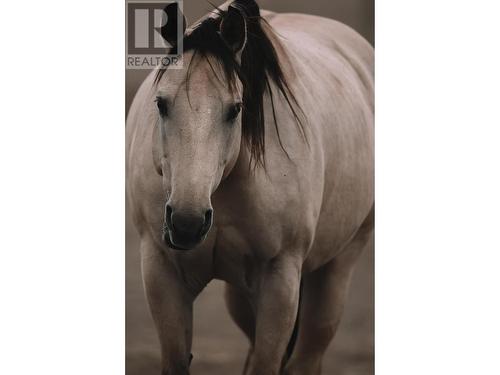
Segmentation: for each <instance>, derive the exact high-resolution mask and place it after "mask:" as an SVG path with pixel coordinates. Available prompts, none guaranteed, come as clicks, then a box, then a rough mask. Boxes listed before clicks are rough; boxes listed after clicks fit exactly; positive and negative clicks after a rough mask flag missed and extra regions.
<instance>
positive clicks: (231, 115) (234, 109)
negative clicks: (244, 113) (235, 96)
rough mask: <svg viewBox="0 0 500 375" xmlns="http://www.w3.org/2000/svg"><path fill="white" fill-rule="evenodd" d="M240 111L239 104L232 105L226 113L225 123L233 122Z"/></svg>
mask: <svg viewBox="0 0 500 375" xmlns="http://www.w3.org/2000/svg"><path fill="white" fill-rule="evenodd" d="M240 111H241V103H236V104H233V105H232V106H231V107H230V108H229V111H228V112H227V119H226V120H227V121H234V120H235V119H236V117H237V116H238V114H239V113H240Z"/></svg>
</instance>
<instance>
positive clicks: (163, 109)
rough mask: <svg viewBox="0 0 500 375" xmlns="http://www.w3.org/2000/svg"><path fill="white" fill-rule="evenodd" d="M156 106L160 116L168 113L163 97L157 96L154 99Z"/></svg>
mask: <svg viewBox="0 0 500 375" xmlns="http://www.w3.org/2000/svg"><path fill="white" fill-rule="evenodd" d="M155 102H156V106H157V107H158V111H159V112H160V115H161V116H162V117H165V116H167V115H168V106H167V102H166V100H165V99H164V98H162V97H159V96H157V97H156V99H155Z"/></svg>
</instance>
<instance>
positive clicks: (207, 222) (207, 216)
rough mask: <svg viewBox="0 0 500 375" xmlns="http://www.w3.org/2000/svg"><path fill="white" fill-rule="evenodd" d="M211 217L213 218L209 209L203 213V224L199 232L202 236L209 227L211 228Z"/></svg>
mask: <svg viewBox="0 0 500 375" xmlns="http://www.w3.org/2000/svg"><path fill="white" fill-rule="evenodd" d="M212 216H213V210H212V209H211V208H209V209H208V210H207V211H206V212H205V222H204V223H203V228H202V230H201V235H202V236H204V235H205V234H206V233H207V232H208V230H209V229H210V227H211V226H212Z"/></svg>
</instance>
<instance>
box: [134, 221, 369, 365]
mask: <svg viewBox="0 0 500 375" xmlns="http://www.w3.org/2000/svg"><path fill="white" fill-rule="evenodd" d="M126 235H127V238H126V240H127V244H126V374H127V375H158V374H159V373H160V362H159V361H160V359H159V343H158V339H157V337H156V332H155V330H154V327H153V322H152V319H151V317H150V315H149V311H148V309H147V306H146V300H145V297H144V292H143V289H142V282H141V275H140V260H139V250H138V239H137V234H136V232H135V229H134V228H133V226H132V225H131V223H130V221H129V220H127V232H126ZM373 268H374V256H373V244H372V243H371V244H370V245H369V246H368V247H367V249H366V250H365V252H364V254H363V255H362V257H361V259H360V261H359V263H358V266H357V268H356V270H355V273H354V276H353V280H352V285H351V290H350V294H349V299H348V303H347V306H346V310H345V313H344V317H343V320H342V322H341V325H340V327H339V330H338V332H337V335H336V336H335V339H334V341H333V342H332V344H331V345H330V347H329V349H328V351H327V354H326V355H325V358H324V364H323V374H334V375H371V374H373V373H374V335H373V333H374V332H373V331H374V325H373V322H374V309H373V306H374V282H373V280H374V278H373ZM222 292H223V283H222V282H220V281H213V282H212V283H210V284H209V285H208V287H207V288H206V289H205V290H204V291H203V293H202V294H201V295H200V296H199V297H198V299H197V301H196V303H195V313H194V315H195V316H194V339H193V351H192V352H193V356H194V359H193V362H192V365H191V370H192V371H191V373H192V374H193V375H201V374H204V375H236V374H241V371H242V368H243V363H244V360H245V356H246V352H247V348H248V345H247V341H246V339H245V337H244V335H243V333H242V332H240V331H239V329H238V328H237V327H236V325H235V324H234V323H233V322H232V320H231V319H230V317H229V315H228V313H227V311H226V307H225V304H224V299H223V293H222Z"/></svg>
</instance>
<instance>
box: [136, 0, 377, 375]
mask: <svg viewBox="0 0 500 375" xmlns="http://www.w3.org/2000/svg"><path fill="white" fill-rule="evenodd" d="M222 2H223V1H213V3H214V4H221V3H222ZM259 4H260V5H261V7H262V8H266V9H270V10H274V11H280V12H302V13H309V14H317V15H321V16H324V17H330V18H333V19H336V20H339V21H342V22H344V23H346V24H348V25H349V26H351V27H353V28H354V29H356V30H357V31H358V32H359V33H361V34H362V35H363V36H364V37H365V38H366V39H367V40H368V41H370V42H371V43H372V44H373V40H374V35H373V29H374V27H373V26H374V21H373V20H374V14H373V13H374V4H373V0H336V1H335V0H333V1H329V0H311V1H297V0H273V1H271V0H261V1H259ZM208 10H210V5H209V3H208V2H206V1H204V0H201V1H194V0H193V1H189V0H185V1H184V13H185V15H186V17H187V19H188V22H192V21H194V20H196V19H197V18H199V17H200V16H202V15H203V14H205V13H206V12H207V11H208ZM147 73H148V71H132V70H127V71H126V110H127V111H128V108H129V106H130V103H131V101H132V99H133V96H134V94H135V92H136V90H137V88H138V85H139V84H140V83H141V82H142V80H143V79H144V77H145V76H146V74H147ZM126 221H127V223H126V226H127V230H126V369H127V370H126V373H127V375H150V374H153V375H156V374H159V372H160V367H159V344H158V339H157V337H156V332H155V330H154V327H153V323H152V320H151V317H150V316H149V312H148V310H147V306H146V301H145V298H144V293H143V290H142V284H141V275H140V260H139V252H138V239H137V234H136V232H135V229H134V228H133V226H132V224H131V223H130V219H129V217H128V216H127V220H126ZM373 268H374V256H373V243H370V245H369V246H368V248H367V249H366V251H365V252H364V254H363V255H362V257H361V259H360V261H359V263H358V266H357V268H356V270H355V273H354V277H353V280H352V286H351V290H350V295H349V299H348V303H347V306H346V310H345V313H344V317H343V320H342V323H341V325H340V327H339V330H338V333H337V335H336V337H335V339H334V341H333V343H332V344H331V345H330V348H329V349H328V352H327V353H326V355H325V359H324V371H323V373H324V374H335V375H370V374H373V373H374V325H373V322H374V309H373V306H374V282H373V281H374V274H373ZM222 288H223V283H222V282H219V281H214V282H212V283H211V284H210V285H209V286H208V287H207V288H206V289H205V290H204V292H203V293H202V294H201V295H200V297H199V298H198V300H197V301H196V304H195V317H194V319H195V328H194V341H193V355H194V360H193V363H192V366H191V368H192V373H193V374H194V375H196V374H204V375H226V374H227V375H235V374H239V373H241V370H242V366H243V362H244V359H245V356H246V351H247V347H248V345H247V342H246V340H245V338H244V336H243V334H242V333H241V332H240V331H239V330H238V328H237V327H236V326H235V325H234V323H233V322H232V321H231V320H230V318H229V316H228V314H227V312H226V309H225V305H224V300H223V297H222Z"/></svg>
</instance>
